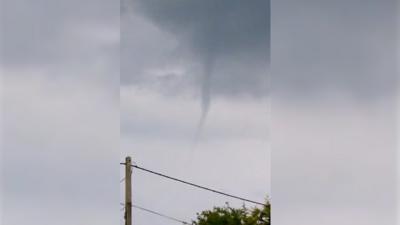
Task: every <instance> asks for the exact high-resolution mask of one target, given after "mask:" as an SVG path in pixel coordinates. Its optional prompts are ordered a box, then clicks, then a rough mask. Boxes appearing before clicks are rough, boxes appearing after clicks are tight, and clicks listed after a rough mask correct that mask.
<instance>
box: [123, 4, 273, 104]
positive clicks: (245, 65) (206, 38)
mask: <svg viewBox="0 0 400 225" xmlns="http://www.w3.org/2000/svg"><path fill="white" fill-rule="evenodd" d="M126 5H127V6H130V7H127V6H126V8H127V12H128V13H133V14H135V15H136V18H135V20H136V21H137V20H140V19H138V16H139V15H140V16H141V17H142V18H145V20H147V21H150V23H152V25H153V26H155V27H156V28H157V29H159V31H158V35H162V37H167V38H164V40H163V38H162V37H161V38H157V37H154V36H150V35H148V38H149V39H150V40H147V41H146V40H144V41H143V42H142V45H146V42H147V43H149V42H150V43H152V44H155V45H156V46H158V45H159V43H160V42H161V43H167V45H168V42H167V41H166V40H171V39H172V40H174V41H173V42H174V43H173V44H171V43H169V46H171V48H172V49H173V50H171V51H170V52H173V51H179V54H176V53H175V54H174V53H171V55H169V56H168V57H171V58H173V59H168V60H167V61H170V62H173V63H174V62H175V63H176V62H177V61H179V60H180V61H182V60H183V61H186V62H187V63H186V66H187V65H191V64H195V65H196V64H197V65H198V66H197V67H195V68H193V67H192V68H191V69H192V70H191V71H190V73H188V74H187V75H188V76H189V77H192V78H193V79H191V80H192V84H193V83H194V84H196V85H197V88H199V89H203V90H204V89H209V87H207V86H209V85H206V84H207V83H210V86H212V87H211V90H210V93H211V94H213V93H214V94H234V93H237V94H240V93H245V94H246V93H247V94H256V93H257V94H260V93H265V85H262V84H260V83H263V82H264V83H265V79H266V73H267V69H268V60H269V43H270V41H269V40H270V20H269V17H270V13H269V1H259V0H257V1H252V2H246V3H243V2H242V1H199V2H197V1H179V0H178V1H168V2H165V1H130V2H128V3H127V4H126ZM128 10H131V11H128ZM141 24H143V22H142V23H141ZM131 25H133V26H129V24H128V22H126V26H123V31H122V33H123V36H124V35H129V33H131V32H134V35H139V36H142V35H143V34H142V32H146V30H144V31H143V30H142V29H141V28H143V27H141V26H140V25H138V22H134V24H132V23H131ZM135 25H136V26H135ZM162 32H166V34H163V33H162ZM149 34H154V33H149ZM133 38H134V37H133ZM123 40H126V41H127V42H129V41H132V39H130V40H128V39H124V38H123ZM170 42H171V41H170ZM127 45H128V46H127V47H128V48H129V43H127ZM134 47H136V48H135V49H126V50H123V51H131V52H138V51H140V49H141V48H140V46H134ZM164 48H165V46H164ZM149 50H150V51H152V49H151V48H150V49H149ZM166 51H168V50H164V51H160V52H161V54H166ZM140 52H142V51H140ZM127 54H129V53H127ZM144 54H146V53H144ZM131 56H132V55H131ZM140 57H141V56H139V55H136V56H135V57H134V58H131V57H128V60H129V61H128V62H126V63H128V64H129V63H130V62H131V61H134V60H135V59H136V58H140ZM166 57H167V56H166ZM176 58H178V59H176ZM182 58H184V59H182ZM139 60H140V59H139ZM133 63H134V62H133ZM128 66H129V65H128ZM123 67H124V65H123ZM133 69H134V68H133ZM206 74H208V75H206ZM121 76H122V78H121V79H122V81H125V82H126V83H128V84H129V83H131V84H132V83H133V84H135V77H137V76H145V75H144V74H143V71H138V73H137V74H132V73H130V71H128V72H126V73H122V75H121ZM209 79H210V81H208V80H209ZM136 81H137V80H136ZM260 81H261V82H260ZM186 85H187V83H186ZM201 85H203V87H202V88H200V86H201ZM189 86H190V85H189ZM206 92H207V91H206ZM203 94H204V95H206V94H205V93H204V91H203ZM204 98H206V96H205V97H204Z"/></svg>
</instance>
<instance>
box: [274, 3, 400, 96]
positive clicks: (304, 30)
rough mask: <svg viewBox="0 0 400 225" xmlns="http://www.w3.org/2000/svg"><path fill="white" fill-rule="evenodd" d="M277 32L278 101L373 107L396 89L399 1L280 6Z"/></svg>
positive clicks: (277, 11)
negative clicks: (337, 101) (337, 100)
mask: <svg viewBox="0 0 400 225" xmlns="http://www.w3.org/2000/svg"><path fill="white" fill-rule="evenodd" d="M272 18H273V21H274V24H273V29H272V46H273V48H272V53H271V54H272V56H273V71H272V72H271V73H272V74H273V76H272V77H273V78H272V81H271V87H272V89H273V91H274V92H277V95H276V96H275V97H277V96H281V97H283V96H286V98H287V99H295V100H299V99H304V98H305V99H307V98H314V99H318V98H319V99H323V98H324V95H326V94H328V95H329V94H332V93H334V94H335V93H339V94H340V95H343V96H347V97H350V98H354V99H358V100H362V101H370V100H372V99H382V98H385V97H387V96H390V95H392V94H393V93H394V91H395V89H396V79H397V74H396V72H395V70H396V59H397V55H396V48H395V46H396V45H397V43H396V42H397V41H396V39H397V38H396V30H397V25H396V23H397V8H396V1H394V0H385V1H379V2H378V1H362V2H361V1H358V0H351V1H344V0H341V1H331V2H328V1H323V2H320V1H314V0H308V1H302V2H299V1H291V0H287V1H278V2H276V3H275V4H274V12H273V16H272Z"/></svg>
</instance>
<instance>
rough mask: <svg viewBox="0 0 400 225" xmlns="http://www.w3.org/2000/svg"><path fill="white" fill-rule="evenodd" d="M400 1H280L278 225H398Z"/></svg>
mask: <svg viewBox="0 0 400 225" xmlns="http://www.w3.org/2000/svg"><path fill="white" fill-rule="evenodd" d="M397 19H398V7H397V1H396V0H382V1H373V0H364V1H360V0H337V1H318V0H303V1H295V0H276V1H272V41H271V46H272V82H271V87H272V89H273V90H272V119H271V121H272V127H271V131H272V171H273V172H272V196H273V204H272V206H273V217H272V219H273V220H272V224H274V225H293V224H297V225H314V224H315V225H320V224H324V225H334V224H341V225H376V224H380V225H393V224H396V214H397V209H396V208H397V202H396V201H397V188H396V187H397V181H396V179H397V178H398V176H397V168H399V167H398V160H397V159H398V158H397V143H398V139H399V136H398V133H397V120H398V118H397V117H398V115H397V113H398V111H397V103H398V96H397V87H398V86H397V84H398V82H397V81H398V80H397V75H398V73H397V70H396V69H397V68H398V63H399V61H398V58H397V53H396V51H397V50H396V46H397V45H398V38H397V30H398V26H397Z"/></svg>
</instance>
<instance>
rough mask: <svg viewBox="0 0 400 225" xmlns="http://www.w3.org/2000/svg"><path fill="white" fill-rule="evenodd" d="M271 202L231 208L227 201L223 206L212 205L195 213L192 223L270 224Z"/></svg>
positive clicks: (195, 224)
mask: <svg viewBox="0 0 400 225" xmlns="http://www.w3.org/2000/svg"><path fill="white" fill-rule="evenodd" d="M270 220H271V204H270V202H269V201H266V204H265V206H263V207H262V208H257V207H254V208H247V207H246V206H244V205H243V206H242V208H232V207H230V206H229V204H228V203H227V204H226V206H224V207H214V208H213V209H212V210H206V211H203V212H201V213H198V214H197V219H196V221H193V224H194V225H270V224H271V223H270Z"/></svg>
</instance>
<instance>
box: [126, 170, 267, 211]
mask: <svg viewBox="0 0 400 225" xmlns="http://www.w3.org/2000/svg"><path fill="white" fill-rule="evenodd" d="M121 164H124V163H121ZM131 166H132V167H133V168H136V169H139V170H142V171H145V172H148V173H151V174H154V175H157V176H161V177H164V178H167V179H170V180H173V181H177V182H180V183H183V184H186V185H190V186H193V187H196V188H200V189H203V190H206V191H211V192H214V193H217V194H220V195H225V196H227V197H230V198H235V199H239V200H242V201H245V202H250V203H253V204H257V205H262V206H267V205H266V204H264V203H261V202H257V201H253V200H250V199H247V198H243V197H239V196H236V195H231V194H228V193H225V192H222V191H218V190H215V189H212V188H208V187H205V186H201V185H198V184H194V183H191V182H188V181H184V180H181V179H178V178H174V177H171V176H168V175H165V174H162V173H159V172H155V171H152V170H149V169H145V168H143V167H140V166H138V165H131Z"/></svg>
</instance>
